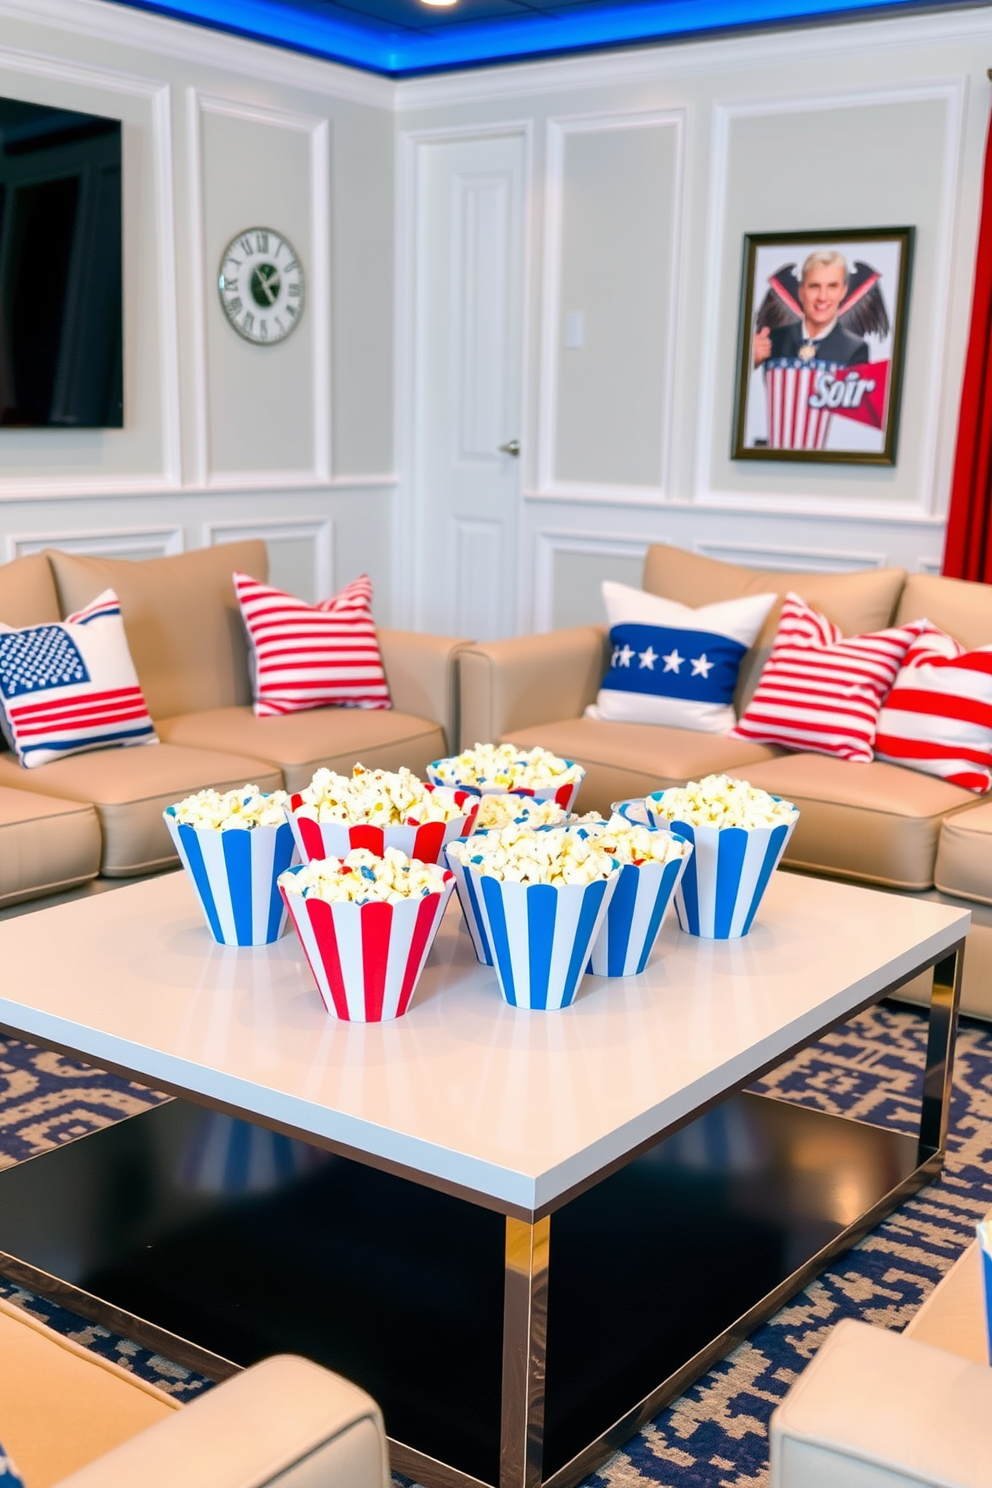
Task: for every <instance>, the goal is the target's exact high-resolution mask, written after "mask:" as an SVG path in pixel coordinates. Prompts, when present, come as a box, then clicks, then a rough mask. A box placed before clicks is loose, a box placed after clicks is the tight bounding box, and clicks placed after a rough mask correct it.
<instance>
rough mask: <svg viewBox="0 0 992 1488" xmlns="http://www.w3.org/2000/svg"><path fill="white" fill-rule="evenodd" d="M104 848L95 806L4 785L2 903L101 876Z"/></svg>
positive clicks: (0, 796)
mask: <svg viewBox="0 0 992 1488" xmlns="http://www.w3.org/2000/svg"><path fill="white" fill-rule="evenodd" d="M101 846H102V844H101V839H100V823H99V821H98V820H97V815H96V812H95V811H94V810H93V807H92V806H89V805H86V804H85V803H80V802H79V801H62V800H58V799H57V798H56V797H55V796H39V795H38V794H37V793H36V792H35V791H24V790H10V789H9V788H7V787H0V905H3V904H16V903H17V901H18V900H20V899H32V898H34V896H35V895H36V894H48V893H54V891H55V890H56V889H67V888H69V887H70V885H72V884H78V883H85V881H86V880H87V879H88V878H95V877H96V875H97V874H98V873H99V871H100V850H101Z"/></svg>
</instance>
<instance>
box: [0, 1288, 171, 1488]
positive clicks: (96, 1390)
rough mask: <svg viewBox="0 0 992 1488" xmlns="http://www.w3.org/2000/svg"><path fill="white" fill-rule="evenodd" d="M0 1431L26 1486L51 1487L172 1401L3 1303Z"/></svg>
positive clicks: (151, 1421)
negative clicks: (0, 1430) (50, 1485)
mask: <svg viewBox="0 0 992 1488" xmlns="http://www.w3.org/2000/svg"><path fill="white" fill-rule="evenodd" d="M0 1402H2V1404H0V1428H2V1431H3V1444H4V1446H5V1447H6V1448H7V1450H8V1452H9V1453H10V1454H11V1456H12V1457H13V1459H14V1461H15V1462H16V1463H17V1465H18V1467H19V1469H20V1471H21V1473H22V1475H23V1477H24V1482H25V1488H49V1484H52V1483H57V1482H59V1481H60V1480H61V1479H62V1478H64V1477H65V1476H66V1475H67V1474H68V1473H72V1472H75V1471H76V1469H77V1468H79V1467H82V1466H83V1465H84V1464H85V1463H87V1462H91V1461H92V1460H93V1458H94V1457H99V1456H101V1455H102V1454H103V1453H104V1452H108V1451H110V1449H111V1448H112V1447H116V1446H117V1445H118V1444H119V1443H120V1442H123V1441H127V1440H128V1438H129V1437H132V1436H134V1435H135V1434H136V1433H137V1432H139V1431H145V1430H147V1428H148V1427H149V1426H154V1425H155V1423H156V1422H158V1421H163V1420H165V1419H167V1418H168V1417H171V1416H173V1415H174V1414H175V1413H176V1412H177V1411H178V1409H179V1406H178V1405H177V1403H176V1402H175V1401H174V1400H172V1399H171V1398H170V1397H169V1396H168V1395H166V1394H164V1393H163V1391H161V1390H156V1389H155V1387H154V1386H153V1385H147V1384H145V1383H144V1382H143V1381H141V1380H139V1379H136V1378H135V1376H134V1375H132V1374H128V1373H127V1372H126V1371H125V1370H123V1369H121V1368H120V1367H119V1366H118V1365H117V1364H113V1363H111V1362H110V1361H109V1360H106V1359H101V1358H100V1356H99V1355H98V1354H94V1353H92V1352H91V1351H90V1350H89V1349H85V1348H83V1347H82V1346H81V1345H80V1344H78V1343H73V1341H72V1340H71V1339H69V1338H65V1337H63V1336H62V1335H61V1334H60V1333H56V1332H54V1331H53V1330H52V1329H51V1328H49V1327H47V1326H46V1325H45V1324H44V1323H43V1322H41V1321H40V1319H38V1318H35V1317H32V1315H31V1314H30V1313H28V1312H25V1310H24V1309H23V1308H20V1307H15V1306H13V1304H12V1303H10V1302H7V1301H5V1300H4V1299H3V1298H0Z"/></svg>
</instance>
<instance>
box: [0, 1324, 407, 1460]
mask: <svg viewBox="0 0 992 1488" xmlns="http://www.w3.org/2000/svg"><path fill="white" fill-rule="evenodd" d="M0 1440H2V1441H3V1444H4V1446H5V1448H6V1449H7V1451H8V1452H9V1453H10V1455H11V1457H12V1458H13V1459H14V1462H15V1463H16V1465H17V1467H18V1469H19V1471H20V1473H21V1475H22V1477H23V1480H24V1484H25V1488H135V1485H136V1484H140V1485H141V1488H180V1485H181V1488H265V1485H268V1484H272V1485H275V1484H278V1485H279V1488H388V1485H389V1481H390V1478H389V1461H388V1456H387V1450H386V1438H385V1432H384V1430H383V1424H382V1416H381V1415H380V1412H379V1408H378V1406H377V1405H376V1404H375V1402H374V1401H373V1400H372V1399H371V1398H370V1397H369V1396H368V1395H366V1394H365V1393H364V1391H362V1390H359V1389H356V1387H355V1386H354V1385H350V1384H348V1383H347V1381H346V1380H343V1379H341V1378H339V1376H337V1375H335V1374H331V1373H330V1371H329V1370H326V1369H322V1368H321V1367H320V1366H319V1365H316V1364H312V1363H310V1362H309V1361H308V1360H306V1359H298V1358H292V1357H288V1356H279V1357H276V1358H272V1359H266V1360H264V1361H263V1362H262V1363H261V1364H256V1365H254V1366H253V1367H252V1368H251V1369H247V1370H245V1371H244V1373H242V1374H237V1375H234V1376H232V1377H231V1378H230V1379H228V1380H226V1381H225V1382H224V1383H223V1384H221V1385H217V1386H215V1387H214V1388H213V1389H212V1390H209V1391H208V1392H206V1393H205V1394H204V1395H202V1396H201V1397H200V1398H199V1399H197V1400H194V1401H193V1402H192V1403H191V1404H189V1405H179V1404H178V1402H177V1401H175V1400H174V1399H172V1397H171V1396H169V1395H167V1394H166V1393H165V1392H164V1391H162V1390H159V1389H157V1388H156V1387H155V1386H154V1385H149V1384H145V1383H144V1382H143V1381H142V1380H139V1379H137V1378H136V1377H135V1376H134V1375H132V1374H129V1373H128V1372H127V1371H126V1370H124V1369H121V1368H120V1367H119V1366H118V1365H116V1364H113V1363H111V1362H109V1361H107V1360H105V1359H101V1358H100V1357H99V1356H98V1355H96V1354H94V1353H92V1352H91V1351H90V1350H89V1349H86V1348H83V1347H82V1346H81V1345H80V1344H78V1343H75V1342H73V1340H71V1339H68V1338H65V1337H63V1336H62V1335H61V1334H59V1333H56V1332H54V1331H53V1330H52V1329H51V1328H49V1327H47V1326H46V1325H45V1324H44V1323H42V1322H41V1321H39V1320H38V1319H37V1318H34V1317H32V1316H31V1315H30V1314H29V1313H26V1312H25V1311H24V1310H23V1309H22V1308H18V1307H15V1306H13V1305H12V1304H11V1303H9V1302H6V1301H4V1300H3V1299H0Z"/></svg>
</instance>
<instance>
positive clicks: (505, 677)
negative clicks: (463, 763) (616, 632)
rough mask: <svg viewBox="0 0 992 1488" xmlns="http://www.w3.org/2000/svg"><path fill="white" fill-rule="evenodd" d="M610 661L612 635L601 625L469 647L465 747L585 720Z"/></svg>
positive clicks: (463, 667) (463, 664) (464, 673)
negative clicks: (543, 726)
mask: <svg viewBox="0 0 992 1488" xmlns="http://www.w3.org/2000/svg"><path fill="white" fill-rule="evenodd" d="M608 662H609V636H608V634H607V632H606V630H605V628H604V627H603V626H599V625H578V626H575V627H574V628H573V629H570V630H550V631H547V632H546V633H544V634H543V635H532V636H521V637H519V638H517V639H514V640H509V641H490V642H488V643H487V644H485V645H470V646H466V647H465V649H464V650H463V651H462V653H461V656H460V658H459V669H460V671H461V748H463V749H467V748H470V747H471V746H472V745H473V744H475V743H477V742H478V743H481V742H487V741H490V740H496V739H499V738H502V737H504V736H505V735H507V734H509V733H512V732H513V730H514V729H522V728H530V727H532V726H533V725H534V724H538V723H553V722H557V721H558V720H559V719H562V718H581V716H582V710H583V709H584V708H585V707H586V705H587V704H589V703H592V702H595V700H596V694H597V692H598V691H599V685H600V683H601V682H602V680H603V677H604V675H605V672H606V668H607V665H608Z"/></svg>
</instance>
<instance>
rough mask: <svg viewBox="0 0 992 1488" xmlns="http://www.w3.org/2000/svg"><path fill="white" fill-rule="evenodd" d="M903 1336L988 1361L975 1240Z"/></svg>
mask: <svg viewBox="0 0 992 1488" xmlns="http://www.w3.org/2000/svg"><path fill="white" fill-rule="evenodd" d="M903 1336H904V1337H906V1338H915V1339H916V1341H917V1343H929V1344H930V1345H931V1346H932V1347H933V1348H941V1349H946V1350H947V1351H948V1352H949V1353H952V1354H959V1355H960V1356H961V1358H962V1359H971V1360H972V1362H973V1363H975V1364H988V1362H989V1336H988V1329H987V1327H986V1325H985V1296H984V1292H983V1290H982V1253H981V1251H980V1250H979V1248H978V1242H977V1240H973V1241H972V1243H971V1244H970V1245H969V1246H968V1249H967V1250H966V1251H965V1252H964V1254H963V1255H961V1256H959V1257H958V1259H957V1260H956V1261H955V1262H954V1265H953V1266H952V1267H951V1269H950V1271H948V1273H947V1275H946V1276H945V1277H944V1278H943V1280H942V1281H941V1282H940V1285H939V1286H936V1287H935V1288H934V1290H933V1291H932V1292H931V1293H930V1295H929V1297H928V1298H927V1299H926V1301H925V1302H924V1304H923V1306H922V1307H921V1308H920V1310H919V1312H916V1313H914V1314H913V1316H912V1317H911V1318H910V1320H909V1322H908V1323H907V1325H906V1330H905V1333H904V1335H903ZM990 1465H992V1464H990Z"/></svg>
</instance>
